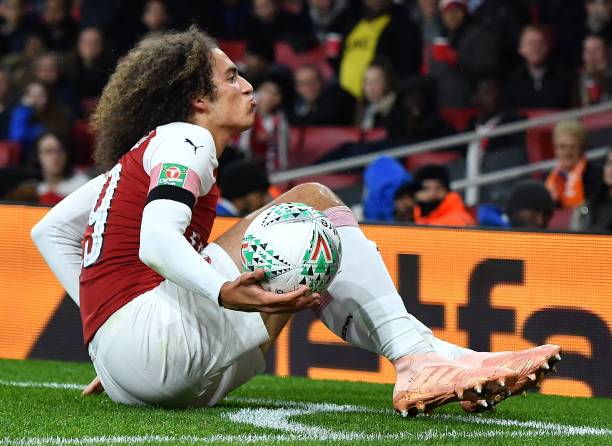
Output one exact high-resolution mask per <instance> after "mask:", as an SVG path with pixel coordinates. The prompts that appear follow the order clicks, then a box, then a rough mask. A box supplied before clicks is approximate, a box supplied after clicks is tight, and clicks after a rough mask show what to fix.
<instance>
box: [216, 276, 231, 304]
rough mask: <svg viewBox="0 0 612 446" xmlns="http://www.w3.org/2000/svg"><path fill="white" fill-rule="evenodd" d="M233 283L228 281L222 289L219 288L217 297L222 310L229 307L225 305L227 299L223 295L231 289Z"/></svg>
mask: <svg viewBox="0 0 612 446" xmlns="http://www.w3.org/2000/svg"><path fill="white" fill-rule="evenodd" d="M231 283H232V282H231V281H227V282H225V283H224V284H223V285H221V288H219V296H218V297H217V303H218V304H219V306H220V307H221V308H227V306H226V305H225V299H224V297H223V294H224V293H225V292H226V291H227V289H228V288H229V287H230V284H231Z"/></svg>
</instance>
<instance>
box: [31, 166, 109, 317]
mask: <svg viewBox="0 0 612 446" xmlns="http://www.w3.org/2000/svg"><path fill="white" fill-rule="evenodd" d="M104 181H105V178H104V175H100V176H98V177H96V178H94V179H93V180H91V181H89V182H88V183H87V184H85V185H83V186H82V187H80V188H79V189H77V190H76V191H74V192H73V193H71V194H70V195H68V196H67V197H66V198H64V199H63V200H62V201H61V202H59V203H58V204H57V205H56V206H55V207H53V209H51V210H50V211H49V212H48V213H47V215H45V216H44V217H43V218H42V220H40V221H39V222H38V223H37V224H36V225H35V226H34V227H33V228H32V231H31V233H30V235H31V237H32V240H33V241H34V244H35V245H36V247H37V248H38V250H39V251H40V254H41V255H42V256H43V258H44V259H45V261H46V262H47V264H48V265H49V267H50V268H51V270H52V271H53V273H54V274H55V276H56V277H57V279H58V280H59V281H60V283H61V284H62V286H63V287H64V289H65V290H66V292H68V295H69V296H70V297H71V298H72V300H73V301H74V302H75V303H76V304H77V305H79V275H80V273H81V263H82V247H81V241H82V239H83V233H84V232H85V228H86V227H87V220H88V217H89V211H90V210H91V208H92V206H93V205H94V203H95V201H96V197H97V196H98V194H99V192H100V190H101V188H102V186H103V184H104Z"/></svg>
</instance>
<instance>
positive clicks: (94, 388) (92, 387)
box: [81, 376, 104, 396]
mask: <svg viewBox="0 0 612 446" xmlns="http://www.w3.org/2000/svg"><path fill="white" fill-rule="evenodd" d="M102 392H104V386H102V382H101V381H100V378H98V377H97V376H96V377H95V378H94V379H93V381H92V382H90V383H89V384H88V385H87V387H85V390H83V392H82V393H81V395H82V396H89V395H95V394H97V393H102Z"/></svg>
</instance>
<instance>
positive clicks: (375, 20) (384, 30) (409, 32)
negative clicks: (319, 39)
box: [339, 0, 423, 99]
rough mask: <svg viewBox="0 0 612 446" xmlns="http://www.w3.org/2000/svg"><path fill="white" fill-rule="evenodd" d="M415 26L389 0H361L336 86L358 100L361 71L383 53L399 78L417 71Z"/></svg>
mask: <svg viewBox="0 0 612 446" xmlns="http://www.w3.org/2000/svg"><path fill="white" fill-rule="evenodd" d="M422 51H423V50H422V43H421V36H420V34H419V30H418V28H417V27H416V26H415V24H414V23H413V22H412V20H411V19H410V17H409V16H408V15H407V14H406V12H405V11H404V10H403V9H402V8H401V7H400V6H398V5H393V4H392V2H391V0H364V8H363V13H362V15H361V17H360V19H359V20H358V21H357V23H356V24H355V25H354V26H353V27H352V28H351V29H350V31H349V32H348V34H347V36H346V39H345V43H344V49H343V52H342V56H341V58H340V72H339V78H340V85H341V86H342V88H344V89H345V90H346V91H348V92H349V93H350V94H352V95H353V96H354V97H356V98H358V99H361V97H362V94H363V80H364V74H365V72H366V70H367V69H368V67H369V66H370V64H371V63H372V61H373V60H374V59H375V58H376V57H378V56H383V57H385V58H387V59H388V60H389V62H390V63H391V65H392V66H393V68H394V69H395V70H396V72H397V73H398V75H399V76H400V78H405V77H408V76H411V75H415V74H418V72H419V68H420V66H421V59H422Z"/></svg>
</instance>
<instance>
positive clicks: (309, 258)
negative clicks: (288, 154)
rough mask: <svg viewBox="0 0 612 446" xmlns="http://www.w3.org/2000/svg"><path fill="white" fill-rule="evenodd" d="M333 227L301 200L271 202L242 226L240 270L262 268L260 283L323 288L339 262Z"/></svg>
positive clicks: (281, 289)
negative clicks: (246, 224)
mask: <svg viewBox="0 0 612 446" xmlns="http://www.w3.org/2000/svg"><path fill="white" fill-rule="evenodd" d="M341 255H342V251H341V247H340V237H339V236H338V231H336V228H335V227H334V225H333V224H332V223H331V221H329V219H328V218H327V217H326V216H325V215H324V214H323V213H322V212H320V211H318V210H316V209H314V208H313V207H311V206H307V205H305V204H302V203H281V204H277V205H274V206H272V207H270V208H269V209H267V210H265V211H264V212H262V213H261V214H259V215H258V216H257V218H255V220H253V222H252V223H251V224H250V225H249V227H248V228H247V230H246V232H245V234H244V238H243V240H242V246H241V258H242V268H243V270H244V271H255V270H256V269H263V270H264V272H265V279H264V280H263V282H262V283H261V286H262V287H263V288H264V289H265V290H268V291H272V292H273V293H279V294H281V293H287V292H290V291H293V290H295V289H297V288H298V287H299V286H300V285H306V286H308V288H310V290H311V291H312V292H317V293H320V292H322V291H325V290H326V289H327V287H328V286H329V284H330V283H331V281H332V280H333V279H334V276H335V275H336V273H337V272H338V268H339V267H340V258H341Z"/></svg>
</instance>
